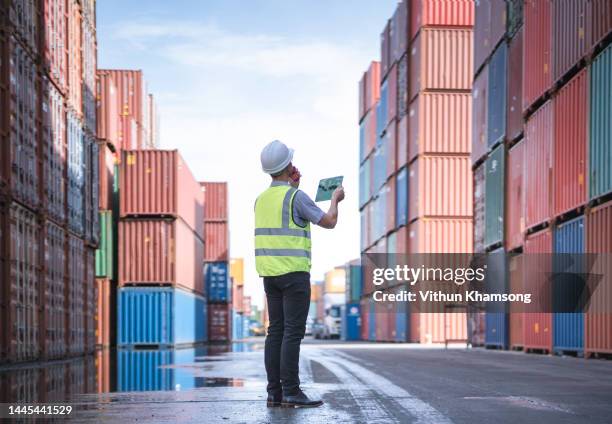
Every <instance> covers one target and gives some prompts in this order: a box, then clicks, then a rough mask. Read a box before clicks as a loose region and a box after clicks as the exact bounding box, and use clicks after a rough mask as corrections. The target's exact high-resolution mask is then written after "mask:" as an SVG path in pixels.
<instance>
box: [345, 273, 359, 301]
mask: <svg viewBox="0 0 612 424" xmlns="http://www.w3.org/2000/svg"><path fill="white" fill-rule="evenodd" d="M346 287H347V294H348V301H349V302H358V301H359V299H361V295H362V294H363V273H362V270H361V265H359V264H356V265H348V266H347V272H346Z"/></svg>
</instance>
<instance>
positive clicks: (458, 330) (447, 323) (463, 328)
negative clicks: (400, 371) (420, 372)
mask: <svg viewBox="0 0 612 424" xmlns="http://www.w3.org/2000/svg"><path fill="white" fill-rule="evenodd" d="M440 306H441V310H440V312H420V313H413V314H411V317H410V319H411V320H416V322H417V323H418V324H417V325H418V331H417V338H416V342H418V343H421V344H439V343H445V342H446V341H447V340H448V341H454V342H463V343H465V342H466V341H467V314H466V313H465V312H443V311H444V308H443V305H440ZM412 340H413V337H412V336H411V341H412Z"/></svg>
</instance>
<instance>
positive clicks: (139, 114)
mask: <svg viewBox="0 0 612 424" xmlns="http://www.w3.org/2000/svg"><path fill="white" fill-rule="evenodd" d="M98 72H99V73H100V72H102V73H105V74H108V75H109V76H110V77H111V78H112V79H113V82H114V83H115V87H116V88H117V101H118V108H119V110H118V112H119V115H120V116H129V117H131V118H133V119H134V120H135V121H136V123H138V124H141V125H142V124H143V122H144V121H145V118H144V117H145V115H146V113H147V111H146V105H147V101H146V89H145V86H146V83H145V81H144V78H143V75H142V71H135V70H127V69H121V70H119V69H105V70H98Z"/></svg>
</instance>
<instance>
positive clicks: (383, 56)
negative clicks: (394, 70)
mask: <svg viewBox="0 0 612 424" xmlns="http://www.w3.org/2000/svg"><path fill="white" fill-rule="evenodd" d="M390 29H391V21H390V20H389V21H387V23H386V25H385V27H384V28H383V31H382V33H381V34H380V79H381V81H382V80H384V79H385V78H386V77H387V73H388V72H389V68H391V57H390V56H391V46H390V44H391V40H390V39H389V38H390V37H389V36H390V34H389V31H390Z"/></svg>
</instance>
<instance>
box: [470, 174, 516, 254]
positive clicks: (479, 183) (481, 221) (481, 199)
mask: <svg viewBox="0 0 612 424" xmlns="http://www.w3.org/2000/svg"><path fill="white" fill-rule="evenodd" d="M522 165H523V164H522V163H521V166H522ZM485 172H486V164H484V163H482V164H480V165H479V166H478V168H476V169H474V171H473V174H474V252H476V253H484V251H485V194H486V193H485V189H486V185H485Z"/></svg>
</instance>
